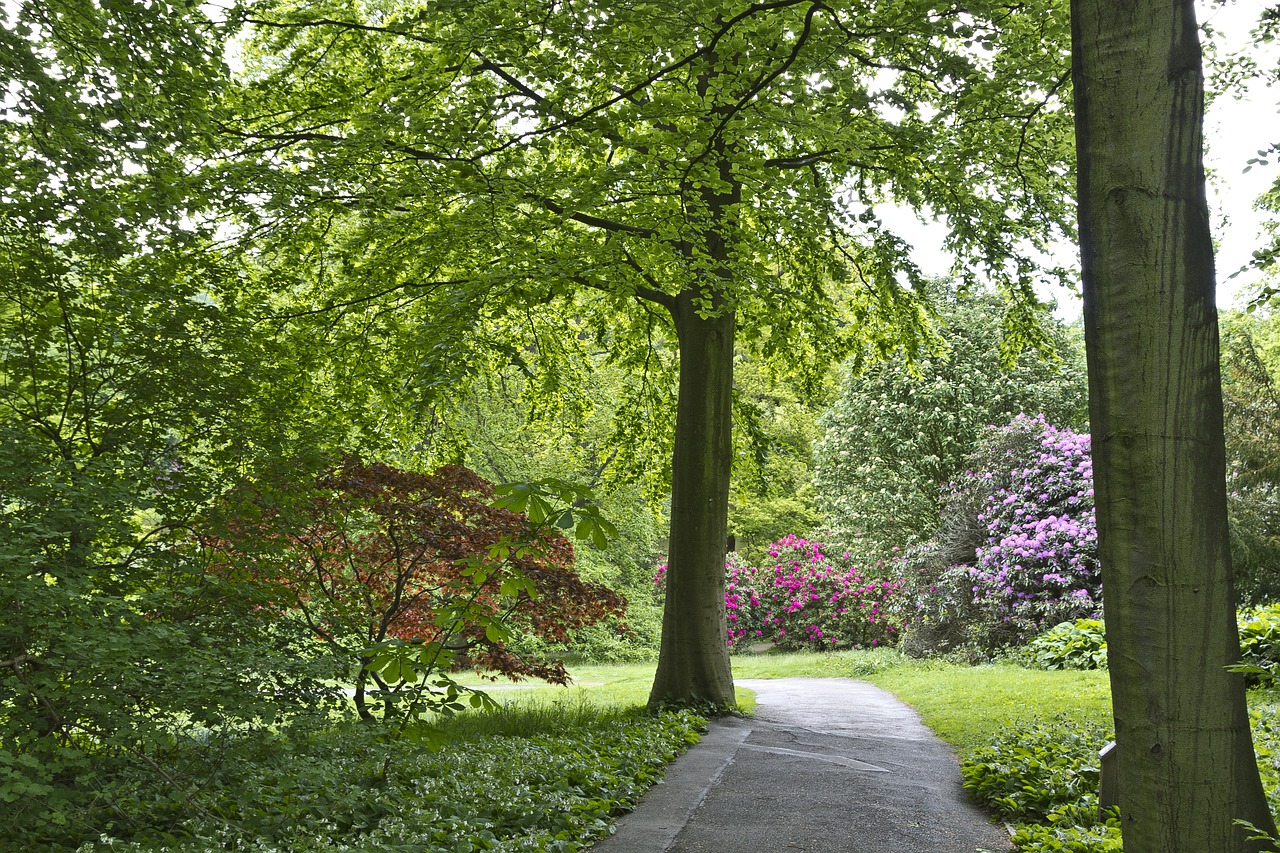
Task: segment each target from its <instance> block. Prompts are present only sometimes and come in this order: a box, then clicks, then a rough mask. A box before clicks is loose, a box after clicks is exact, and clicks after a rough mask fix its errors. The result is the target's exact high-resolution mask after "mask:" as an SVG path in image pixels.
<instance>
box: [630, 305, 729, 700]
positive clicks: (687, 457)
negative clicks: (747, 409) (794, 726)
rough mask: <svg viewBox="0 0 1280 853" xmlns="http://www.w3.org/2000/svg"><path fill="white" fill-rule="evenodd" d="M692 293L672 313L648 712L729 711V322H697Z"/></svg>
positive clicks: (713, 319) (716, 319) (724, 317)
mask: <svg viewBox="0 0 1280 853" xmlns="http://www.w3.org/2000/svg"><path fill="white" fill-rule="evenodd" d="M708 307H709V306H708V305H707V304H706V303H705V302H704V303H703V304H701V305H699V304H698V300H695V298H694V292H693V291H686V292H685V293H684V294H682V295H681V296H680V297H678V298H677V300H676V306H675V309H674V311H673V312H672V313H673V315H674V317H675V325H676V332H677V335H678V337H679V342H680V396H679V404H678V406H677V410H676V435H675V448H674V453H673V457H674V458H673V459H672V476H671V539H670V557H669V559H668V566H667V581H666V583H667V603H666V607H665V609H664V610H663V614H662V648H661V651H660V652H659V655H658V671H657V673H656V674H655V676H654V681H653V690H652V692H651V693H650V695H649V704H651V705H656V704H660V703H663V702H677V703H690V702H711V703H714V704H716V705H732V704H734V702H735V699H734V693H733V674H732V672H731V670H730V664H729V645H728V642H727V640H726V637H727V623H726V619H725V610H724V583H725V581H724V555H725V541H726V539H727V538H728V533H729V520H728V513H729V509H728V507H729V476H730V469H731V465H732V461H733V441H732V435H733V406H732V402H733V338H734V314H733V311H732V310H731V309H723V306H721V308H722V313H721V316H713V317H701V316H699V309H700V308H701V309H702V313H706V309H707V308H708Z"/></svg>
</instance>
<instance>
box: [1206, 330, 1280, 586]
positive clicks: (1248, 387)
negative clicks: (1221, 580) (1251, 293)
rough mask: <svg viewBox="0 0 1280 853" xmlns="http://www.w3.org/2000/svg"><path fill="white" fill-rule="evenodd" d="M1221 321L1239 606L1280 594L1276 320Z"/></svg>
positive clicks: (1279, 404)
mask: <svg viewBox="0 0 1280 853" xmlns="http://www.w3.org/2000/svg"><path fill="white" fill-rule="evenodd" d="M1219 319H1220V321H1221V323H1222V397H1223V400H1222V402H1223V414H1224V416H1225V424H1224V426H1225V433H1226V448H1227V487H1228V494H1227V511H1228V517H1229V519H1230V521H1231V568H1232V573H1233V576H1234V578H1233V579H1234V583H1235V588H1236V592H1237V593H1238V594H1239V596H1240V601H1241V604H1253V605H1256V604H1262V603H1265V602H1269V601H1274V600H1276V598H1277V597H1278V596H1280V574H1278V569H1280V392H1277V390H1276V384H1275V380H1274V379H1273V378H1272V372H1271V370H1270V369H1269V368H1268V366H1267V364H1266V363H1265V361H1264V352H1265V351H1266V349H1265V347H1266V345H1267V344H1268V343H1269V338H1270V337H1271V336H1272V335H1274V327H1275V317H1274V316H1265V315H1264V316H1259V315H1257V314H1243V313H1228V314H1225V315H1221V316H1220V318H1219Z"/></svg>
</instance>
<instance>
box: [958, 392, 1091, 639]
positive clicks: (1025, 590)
mask: <svg viewBox="0 0 1280 853" xmlns="http://www.w3.org/2000/svg"><path fill="white" fill-rule="evenodd" d="M1005 429H1006V430H1019V431H1025V432H1028V433H1030V434H1032V436H1033V437H1034V441H1035V444H1036V445H1038V446H1037V448H1036V450H1035V451H1034V453H1033V455H1032V457H1031V458H1030V459H1027V460H1025V462H1024V464H1021V465H1018V466H1015V467H1014V468H1013V469H1012V470H1011V471H1009V472H1008V477H1007V480H1005V481H1003V482H1000V483H999V485H998V487H996V488H994V489H993V490H992V492H991V494H990V495H988V497H987V499H986V502H985V505H984V506H983V508H982V511H981V512H980V513H979V514H978V522H979V523H980V524H982V525H983V526H984V527H985V529H986V534H987V535H986V540H985V541H984V542H983V543H982V544H981V545H980V546H979V547H978V548H977V549H976V551H975V565H974V566H973V567H971V568H970V569H969V576H970V578H971V579H972V580H973V593H974V601H975V603H978V604H980V605H983V604H985V605H986V608H987V609H988V610H990V611H991V612H992V613H993V614H994V615H996V616H998V617H999V618H1001V619H1002V620H1003V619H1006V618H1007V619H1008V620H1009V621H1011V622H1015V623H1017V624H1018V625H1019V626H1020V627H1021V628H1023V629H1024V633H1026V634H1027V635H1028V636H1030V635H1032V634H1037V633H1039V632H1041V631H1043V630H1046V629H1048V628H1051V627H1053V626H1054V625H1057V624H1058V623H1060V622H1070V621H1074V620H1076V619H1081V618H1085V617H1096V616H1098V615H1099V614H1100V613H1101V611H1102V580H1101V573H1100V568H1099V565H1098V528H1097V523H1096V522H1095V520H1094V505H1093V460H1092V459H1091V458H1090V456H1089V436H1088V435H1087V434H1081V433H1077V432H1073V431H1071V430H1065V429H1058V428H1056V427H1054V426H1052V425H1050V424H1049V423H1047V422H1045V420H1044V418H1043V417H1037V418H1028V417H1026V416H1025V415H1020V416H1018V418H1016V419H1014V421H1013V422H1011V423H1010V424H1009V425H1008V426H1007V427H1005Z"/></svg>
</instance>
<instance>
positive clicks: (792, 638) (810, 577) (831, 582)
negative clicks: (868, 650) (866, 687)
mask: <svg viewBox="0 0 1280 853" xmlns="http://www.w3.org/2000/svg"><path fill="white" fill-rule="evenodd" d="M768 554H769V556H770V558H771V562H772V565H763V566H748V565H742V564H740V563H739V562H738V559H737V555H735V554H730V555H729V557H728V559H726V560H725V601H724V603H725V615H726V617H727V619H728V623H729V631H728V642H729V645H730V646H738V647H746V646H749V645H751V644H752V643H773V644H774V645H776V646H778V647H779V648H784V649H811V650H817V651H834V650H837V649H850V648H865V647H870V646H879V645H885V644H893V643H894V642H895V640H896V631H897V624H896V622H895V620H894V619H893V618H892V617H891V616H890V614H889V610H890V600H891V599H892V597H893V596H894V595H895V594H896V593H897V592H898V589H899V584H898V582H897V581H892V580H885V579H883V578H880V577H876V576H873V575H870V574H868V573H865V572H863V571H862V570H861V569H860V568H858V567H857V566H856V565H854V564H853V563H852V561H851V560H850V558H849V555H848V554H844V555H842V556H841V557H838V558H832V557H830V556H828V555H827V554H826V553H825V552H824V550H823V546H822V544H821V543H818V542H810V541H809V540H807V539H802V538H800V537H798V536H785V537H783V538H782V539H780V540H778V541H777V542H773V543H771V544H770V545H769V548H768ZM666 568H667V567H666V565H665V564H663V565H661V566H659V567H658V570H657V572H656V573H655V575H654V584H655V585H656V586H657V587H658V589H659V590H661V588H662V587H663V586H665V578H666Z"/></svg>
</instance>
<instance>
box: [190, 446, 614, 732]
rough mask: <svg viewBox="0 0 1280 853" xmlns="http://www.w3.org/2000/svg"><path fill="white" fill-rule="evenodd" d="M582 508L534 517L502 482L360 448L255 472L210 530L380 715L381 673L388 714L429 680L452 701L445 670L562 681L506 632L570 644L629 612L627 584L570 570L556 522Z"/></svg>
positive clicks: (227, 561)
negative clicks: (623, 592)
mask: <svg viewBox="0 0 1280 853" xmlns="http://www.w3.org/2000/svg"><path fill="white" fill-rule="evenodd" d="M542 505H543V506H547V505H548V504H546V503H545V502H543V504H542ZM575 511H577V512H578V513H579V518H581V509H580V508H578V509H577V510H575V508H574V507H572V506H566V507H564V508H562V510H560V511H557V512H556V513H555V514H550V513H539V514H538V515H539V521H538V522H537V523H535V522H532V521H530V518H529V515H526V514H524V513H517V512H513V511H511V510H509V509H504V508H501V507H499V506H495V494H494V488H493V486H492V484H490V483H489V482H488V481H487V480H485V479H484V478H482V477H480V476H479V475H477V474H476V473H474V472H473V471H471V470H469V469H467V468H464V467H462V466H460V465H446V466H444V467H441V468H439V469H437V470H436V471H435V472H433V473H431V474H423V473H417V472H412V471H405V470H402V469H399V468H395V467H392V466H390V465H385V464H381V463H372V464H365V463H363V462H361V461H360V460H358V459H356V458H354V457H349V458H347V459H346V460H345V461H344V462H343V464H342V465H341V466H339V467H337V468H335V469H333V470H331V471H328V472H326V473H324V474H322V475H320V476H319V477H316V478H314V479H310V480H307V481H304V482H291V481H290V479H289V478H288V476H287V475H280V474H275V475H269V476H267V477H263V478H259V480H258V481H257V482H256V483H255V485H254V486H253V487H246V488H243V489H241V490H240V491H239V492H237V493H236V494H235V495H233V497H232V499H231V500H229V501H228V502H227V503H226V505H225V506H224V507H223V508H222V510H221V511H220V513H219V517H218V518H217V519H216V520H215V521H213V522H211V523H210V525H208V526H207V528H206V530H205V532H204V534H203V535H202V542H203V544H204V545H205V546H206V547H207V548H209V549H210V550H211V551H212V552H213V554H214V562H215V565H218V566H220V567H221V568H222V569H223V570H228V571H236V572H239V573H242V574H243V576H244V577H245V578H246V579H248V580H250V581H252V582H256V583H259V584H264V585H266V586H267V587H269V588H274V589H275V590H278V594H277V595H276V596H275V599H276V601H277V605H276V606H278V607H279V609H280V612H281V615H282V616H292V617H296V618H300V619H302V620H304V621H305V623H306V624H307V626H308V627H309V628H310V629H311V631H312V632H314V634H315V635H316V637H318V638H319V639H320V640H321V641H323V642H324V643H325V644H327V645H328V646H329V647H330V648H332V649H334V650H335V651H337V652H338V653H339V654H341V655H343V656H345V657H346V658H347V659H349V660H351V661H353V662H356V663H358V669H357V672H356V687H355V704H356V709H357V711H358V713H359V714H360V716H361V717H364V718H366V719H372V717H373V712H372V711H371V710H370V708H369V703H368V689H369V685H370V683H371V682H372V683H373V684H376V686H377V688H378V692H379V695H380V696H381V697H382V699H383V702H384V710H385V714H386V715H388V716H391V715H394V714H395V713H396V712H397V703H398V702H399V701H400V700H402V699H404V698H405V697H406V696H408V697H409V698H410V699H411V700H412V702H414V703H419V702H420V701H421V700H422V698H423V690H424V688H425V690H426V691H427V693H428V694H430V693H431V692H432V690H431V686H432V685H435V686H436V687H439V688H441V689H440V690H439V691H437V693H438V695H439V696H442V697H444V698H443V699H440V700H439V701H437V702H435V707H441V706H443V705H445V704H450V705H452V703H453V700H454V699H456V697H457V695H458V692H459V689H458V687H457V685H454V684H453V683H452V681H451V680H450V679H448V678H447V677H443V678H442V677H441V676H442V674H443V673H446V672H448V671H451V670H458V669H464V668H469V667H470V668H475V669H476V670H478V671H483V672H494V673H501V674H503V675H506V676H508V677H511V678H515V679H519V678H522V677H536V678H541V679H545V680H546V681H548V682H551V683H555V684H563V683H565V682H566V680H567V676H566V673H565V669H564V665H563V663H561V662H560V661H557V660H547V659H544V658H537V657H530V656H525V655H520V654H517V653H516V652H515V651H513V650H512V649H511V648H510V647H509V640H510V639H511V637H512V636H513V634H514V633H516V632H527V633H531V634H533V635H535V636H538V637H541V638H543V639H545V640H549V641H552V642H564V641H567V640H568V639H569V638H570V635H571V632H572V631H573V630H574V629H576V628H580V627H583V626H586V625H591V624H594V623H595V622H598V621H600V620H602V619H605V618H607V617H609V616H619V617H621V616H622V615H624V613H625V610H626V600H625V599H624V598H623V597H622V596H620V595H618V594H617V593H615V592H613V591H612V590H610V589H608V588H607V587H604V586H601V585H600V584H595V583H590V582H588V581H584V580H583V579H582V578H580V577H579V576H578V574H577V573H576V572H575V571H574V570H573V568H572V564H573V558H574V554H573V546H572V545H571V544H570V542H569V540H568V539H566V538H565V536H564V535H563V534H562V533H561V532H560V530H559V529H558V528H557V526H556V525H555V523H553V520H554V521H555V522H556V523H561V522H563V521H564V519H566V518H568V519H570V520H572V518H573V514H574V512H575ZM454 707H457V706H456V705H454Z"/></svg>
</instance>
